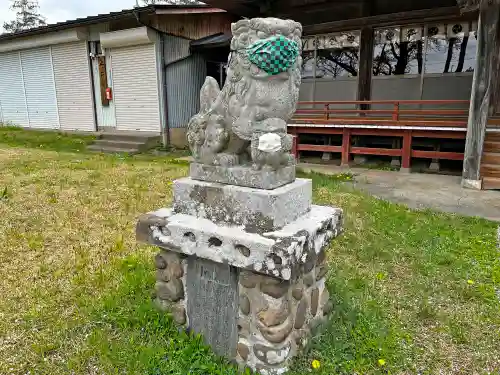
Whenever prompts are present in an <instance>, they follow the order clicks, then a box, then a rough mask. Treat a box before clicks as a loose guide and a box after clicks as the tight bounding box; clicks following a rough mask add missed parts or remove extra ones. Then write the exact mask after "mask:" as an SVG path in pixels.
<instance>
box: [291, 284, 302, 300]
mask: <svg viewBox="0 0 500 375" xmlns="http://www.w3.org/2000/svg"><path fill="white" fill-rule="evenodd" d="M303 295H304V292H303V290H302V288H300V287H297V288H294V289H293V291H292V296H293V298H295V299H296V300H297V301H300V300H301V299H302V296H303Z"/></svg>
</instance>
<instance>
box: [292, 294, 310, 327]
mask: <svg viewBox="0 0 500 375" xmlns="http://www.w3.org/2000/svg"><path fill="white" fill-rule="evenodd" d="M306 317H307V300H306V299H305V298H303V299H302V300H301V301H300V302H299V305H298V306H297V312H296V313H295V324H294V328H295V329H301V328H302V327H303V326H304V323H305V322H306Z"/></svg>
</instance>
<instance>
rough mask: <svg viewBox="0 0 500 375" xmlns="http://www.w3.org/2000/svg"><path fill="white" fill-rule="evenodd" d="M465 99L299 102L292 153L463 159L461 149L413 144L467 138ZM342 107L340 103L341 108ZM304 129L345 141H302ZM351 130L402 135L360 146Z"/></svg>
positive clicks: (404, 164) (408, 160)
mask: <svg viewBox="0 0 500 375" xmlns="http://www.w3.org/2000/svg"><path fill="white" fill-rule="evenodd" d="M468 105H469V101H467V100H372V101H317V102H299V105H298V107H297V111H296V112H295V115H294V116H293V119H292V121H291V123H290V125H289V133H291V134H294V135H295V136H296V140H295V143H294V150H293V151H294V153H295V155H296V156H297V157H298V156H299V153H300V151H320V152H330V153H336V152H338V153H340V154H341V158H342V162H341V163H342V164H343V165H346V164H348V162H349V159H350V155H352V154H354V155H356V154H361V155H386V156H392V157H401V166H402V168H404V169H409V168H410V163H411V158H412V157H415V158H429V159H449V160H463V153H460V152H441V151H439V150H435V151H424V150H413V149H412V142H413V139H414V138H445V139H446V138H448V139H465V135H466V129H467V118H468ZM339 107H340V108H339ZM300 134H318V135H335V134H336V135H341V136H342V144H341V145H338V146H335V145H329V144H326V145H318V144H303V143H301V142H300V139H299V136H300ZM353 136H371V137H376V136H386V137H400V138H401V142H400V146H401V147H397V148H377V147H358V146H353V145H352V142H351V140H352V137H353Z"/></svg>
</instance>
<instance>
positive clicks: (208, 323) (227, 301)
mask: <svg viewBox="0 0 500 375" xmlns="http://www.w3.org/2000/svg"><path fill="white" fill-rule="evenodd" d="M186 289H187V290H186V293H187V296H188V299H187V314H188V316H189V322H190V325H189V329H190V330H191V331H194V332H196V333H200V334H202V335H203V339H204V340H205V343H206V344H207V345H210V346H211V347H212V349H213V350H214V352H215V353H216V354H218V355H220V356H223V357H227V358H234V357H235V356H236V345H237V342H238V328H237V318H238V270H237V269H236V268H234V267H231V266H229V265H227V264H220V263H215V262H212V261H210V260H206V259H201V258H197V257H189V258H188V266H187V281H186Z"/></svg>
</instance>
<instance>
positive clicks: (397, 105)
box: [392, 102, 399, 121]
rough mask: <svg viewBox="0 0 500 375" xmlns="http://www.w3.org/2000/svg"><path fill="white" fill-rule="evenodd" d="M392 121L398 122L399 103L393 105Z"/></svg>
mask: <svg viewBox="0 0 500 375" xmlns="http://www.w3.org/2000/svg"><path fill="white" fill-rule="evenodd" d="M392 119H393V120H394V121H399V102H395V103H394V108H393V111H392Z"/></svg>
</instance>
